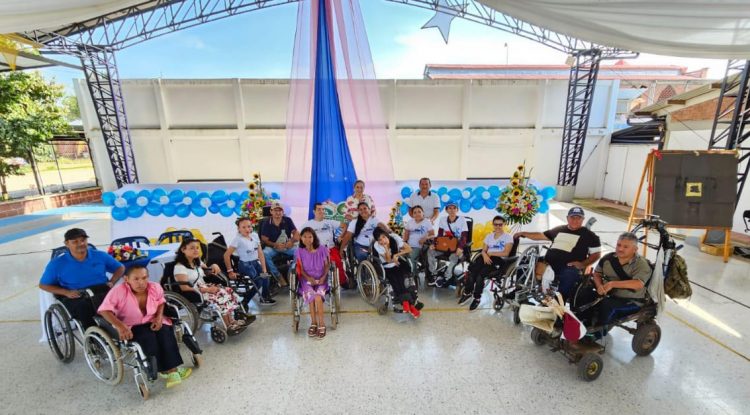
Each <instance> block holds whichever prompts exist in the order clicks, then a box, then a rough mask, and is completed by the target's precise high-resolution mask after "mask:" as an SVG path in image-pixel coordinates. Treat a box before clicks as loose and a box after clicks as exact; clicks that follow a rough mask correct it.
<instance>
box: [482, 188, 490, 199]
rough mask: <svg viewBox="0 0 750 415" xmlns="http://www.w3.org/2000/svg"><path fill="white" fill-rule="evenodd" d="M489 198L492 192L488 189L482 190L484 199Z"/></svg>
mask: <svg viewBox="0 0 750 415" xmlns="http://www.w3.org/2000/svg"><path fill="white" fill-rule="evenodd" d="M489 198H490V192H488V191H486V190H485V191H484V192H482V199H484V200H487V199H489Z"/></svg>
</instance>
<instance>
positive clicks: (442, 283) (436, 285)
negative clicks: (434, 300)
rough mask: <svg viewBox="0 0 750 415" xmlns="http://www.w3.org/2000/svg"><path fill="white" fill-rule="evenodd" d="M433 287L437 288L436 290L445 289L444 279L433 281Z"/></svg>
mask: <svg viewBox="0 0 750 415" xmlns="http://www.w3.org/2000/svg"><path fill="white" fill-rule="evenodd" d="M435 287H438V288H443V287H445V279H444V278H437V279H436V280H435Z"/></svg>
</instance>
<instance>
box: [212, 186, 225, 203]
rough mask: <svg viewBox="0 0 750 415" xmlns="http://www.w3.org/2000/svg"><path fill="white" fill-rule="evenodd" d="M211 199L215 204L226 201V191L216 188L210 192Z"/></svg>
mask: <svg viewBox="0 0 750 415" xmlns="http://www.w3.org/2000/svg"><path fill="white" fill-rule="evenodd" d="M211 201H212V202H214V203H216V204H217V205H220V204H222V203H224V202H226V201H227V192H225V191H223V190H217V191H215V192H213V193H211Z"/></svg>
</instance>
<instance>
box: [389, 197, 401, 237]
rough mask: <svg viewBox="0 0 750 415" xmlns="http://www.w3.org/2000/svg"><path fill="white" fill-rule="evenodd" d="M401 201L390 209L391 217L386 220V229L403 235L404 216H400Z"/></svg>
mask: <svg viewBox="0 0 750 415" xmlns="http://www.w3.org/2000/svg"><path fill="white" fill-rule="evenodd" d="M401 203H402V202H401V201H398V202H396V204H395V205H393V207H392V208H391V216H390V219H389V220H388V227H389V228H391V231H392V232H394V233H396V234H399V235H403V234H404V216H403V215H402V214H401Z"/></svg>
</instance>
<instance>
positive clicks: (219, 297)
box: [174, 239, 250, 332]
mask: <svg viewBox="0 0 750 415" xmlns="http://www.w3.org/2000/svg"><path fill="white" fill-rule="evenodd" d="M200 257H201V251H200V244H199V241H197V240H195V239H192V240H191V239H183V240H182V242H181V243H180V247H179V248H178V249H177V255H176V257H175V262H176V265H175V267H174V279H175V281H177V283H178V284H179V287H180V290H181V292H183V293H196V294H198V295H199V296H200V297H201V298H203V300H204V301H206V302H207V303H209V304H213V305H215V306H216V307H217V308H218V309H219V311H220V313H221V315H222V318H223V320H224V324H225V325H226V327H227V329H228V330H229V331H232V332H234V331H239V330H241V329H243V328H244V327H245V326H247V325H248V324H249V323H250V322H249V321H247V320H245V319H242V318H240V319H235V318H234V312H235V310H237V309H238V308H240V306H239V301H240V300H239V296H237V294H236V293H235V292H234V290H232V288H230V287H224V286H222V285H220V284H209V283H207V282H206V280H205V279H204V277H205V276H206V274H205V271H204V269H206V270H209V271H210V272H211V273H217V274H218V273H219V272H220V271H221V270H220V269H219V266H218V265H216V264H212V265H211V267H210V268H209V267H208V266H206V264H205V263H203V262H202V261H201V259H200Z"/></svg>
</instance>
